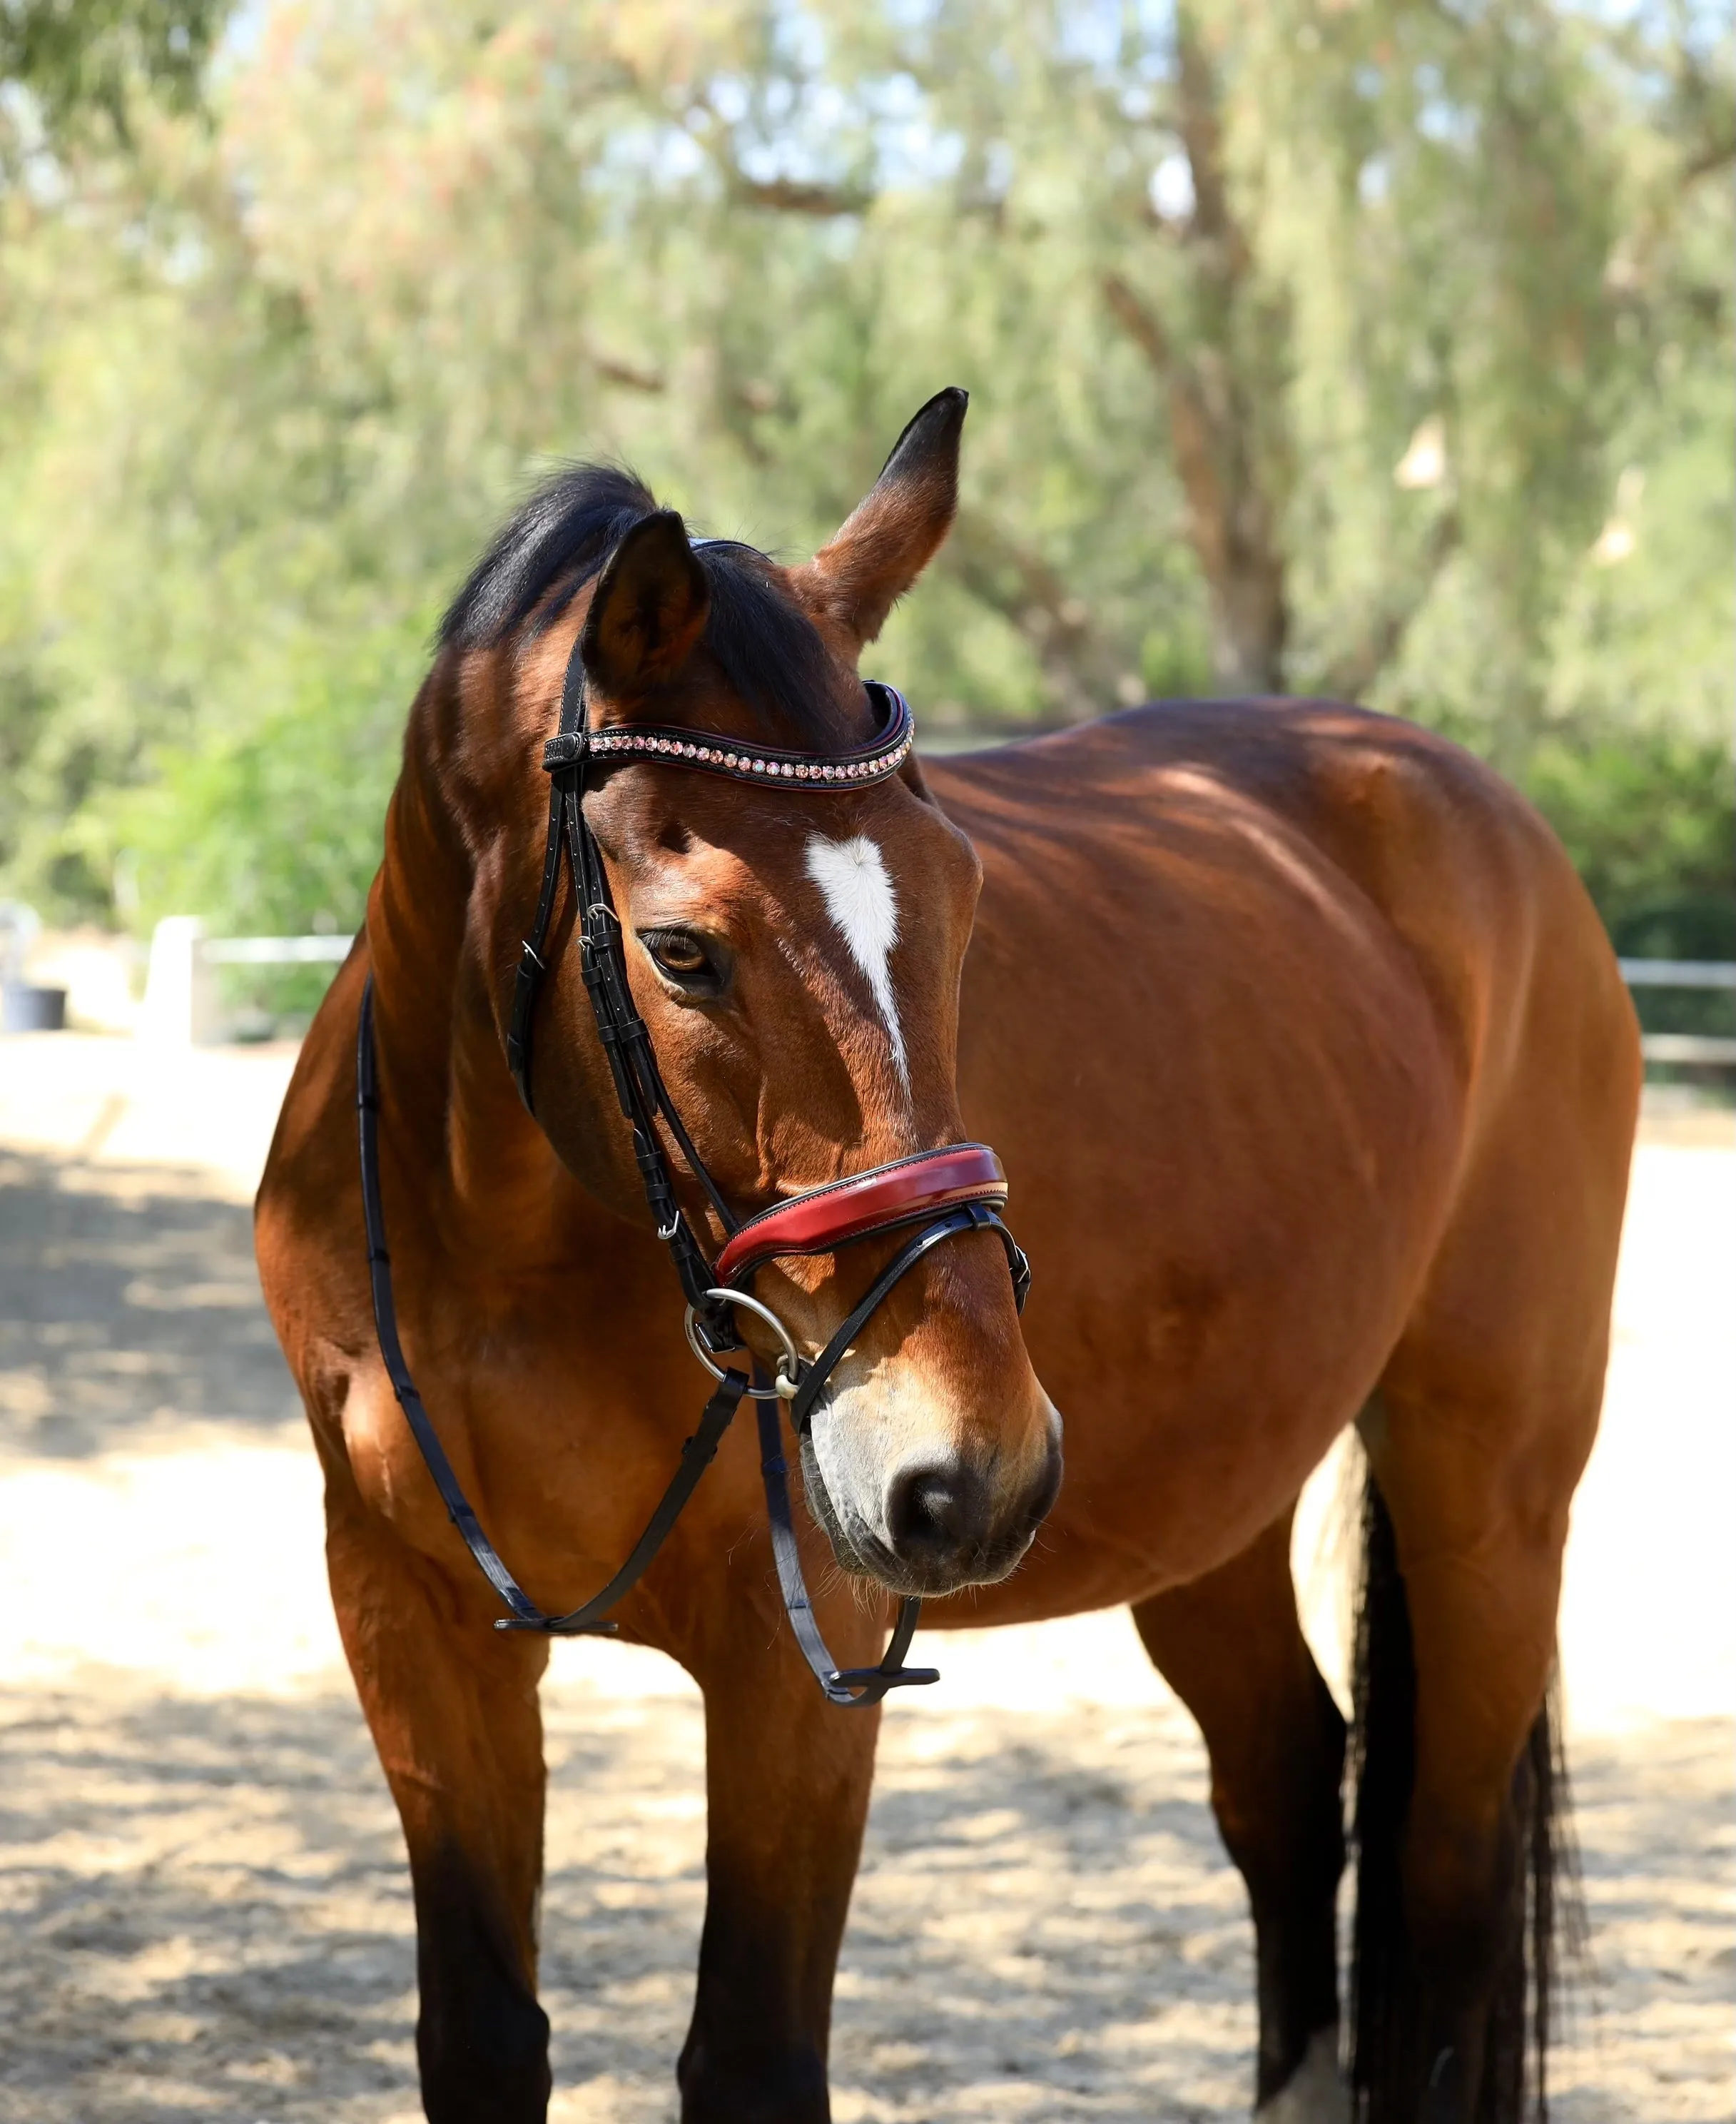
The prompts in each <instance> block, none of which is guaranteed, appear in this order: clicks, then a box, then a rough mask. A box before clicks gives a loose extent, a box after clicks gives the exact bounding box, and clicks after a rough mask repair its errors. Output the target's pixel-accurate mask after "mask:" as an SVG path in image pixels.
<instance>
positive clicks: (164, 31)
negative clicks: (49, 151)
mask: <svg viewBox="0 0 1736 2124" xmlns="http://www.w3.org/2000/svg"><path fill="white" fill-rule="evenodd" d="M227 12H228V9H227V7H225V6H224V5H223V4H222V0H4V4H0V82H5V83H7V84H8V85H12V86H14V87H18V88H21V89H23V90H25V91H26V92H28V94H29V95H30V97H31V98H32V100H33V101H34V102H35V106H36V107H37V110H39V112H40V115H41V118H42V120H43V122H44V124H45V126H46V128H47V129H48V131H49V134H51V135H54V136H56V137H59V138H64V137H65V136H66V135H67V134H69V133H72V132H73V131H75V130H77V129H78V128H80V127H81V126H82V125H86V124H87V123H88V121H89V120H91V119H92V118H93V117H99V118H101V119H103V120H106V121H107V123H108V124H109V125H110V126H111V127H112V128H113V129H114V135H115V139H117V140H119V141H120V143H123V144H129V143H130V141H131V138H132V134H131V129H130V127H129V124H128V115H127V114H128V108H129V104H130V103H131V102H132V101H133V100H134V97H135V96H137V94H138V92H139V91H140V89H142V88H143V89H145V90H148V91H150V92H154V93H155V94H157V95H158V96H167V98H168V99H169V100H171V101H173V102H176V103H178V104H181V105H182V106H185V105H186V104H189V103H190V102H191V101H193V100H194V98H195V94H196V92H197V88H198V85H199V75H200V73H201V72H202V70H203V68H204V63H205V56H206V54H207V52H208V51H209V49H210V45H211V39H212V35H213V32H214V31H215V30H216V29H217V28H218V25H219V24H220V23H221V22H222V21H223V16H224V15H225V14H226V13H227Z"/></svg>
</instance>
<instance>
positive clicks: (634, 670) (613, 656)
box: [579, 509, 711, 699]
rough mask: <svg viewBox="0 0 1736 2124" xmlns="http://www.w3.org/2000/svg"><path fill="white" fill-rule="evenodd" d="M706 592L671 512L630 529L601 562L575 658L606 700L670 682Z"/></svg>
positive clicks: (698, 630) (694, 636) (705, 607)
mask: <svg viewBox="0 0 1736 2124" xmlns="http://www.w3.org/2000/svg"><path fill="white" fill-rule="evenodd" d="M710 612H711V585H710V584H709V583H708V582H707V581H706V571H705V570H704V569H703V568H702V567H701V566H700V565H699V562H698V561H697V558H696V557H695V556H694V552H693V549H692V547H691V546H690V545H689V544H688V543H687V526H686V525H685V524H683V522H682V520H681V519H680V517H679V516H678V515H677V514H676V513H675V511H674V510H673V509H660V510H658V512H657V513H656V515H655V516H647V517H645V518H643V519H641V520H640V522H639V523H637V524H635V525H634V526H633V528H632V529H631V531H629V532H628V533H627V534H626V537H625V538H623V539H622V542H621V543H620V544H619V545H618V546H617V547H616V548H615V550H614V552H612V554H611V555H610V556H609V560H608V566H607V567H605V568H604V570H603V579H602V580H601V581H600V582H599V583H598V585H597V591H596V594H595V596H594V597H593V598H592V599H591V609H590V611H589V613H587V614H586V616H585V622H584V638H583V640H582V641H581V643H580V645H579V655H580V656H582V657H583V658H584V668H585V671H586V673H587V674H588V675H589V677H590V678H591V679H594V681H595V683H596V684H597V685H598V687H599V688H601V689H602V691H603V692H604V693H612V694H614V695H615V696H616V697H617V698H622V699H627V698H631V697H632V696H633V695H635V694H638V693H645V692H648V691H649V690H650V688H652V687H653V686H655V685H658V684H661V682H662V681H663V680H664V679H672V678H673V676H674V675H675V674H676V673H677V672H678V670H680V669H681V667H682V665H683V664H684V663H686V661H687V658H688V656H689V655H690V654H691V653H692V649H693V646H694V645H695V644H696V643H697V641H698V640H699V637H700V636H701V634H702V633H703V632H705V624H706V617H707V615H708V614H709V613H710Z"/></svg>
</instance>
